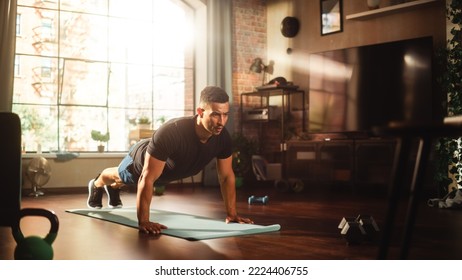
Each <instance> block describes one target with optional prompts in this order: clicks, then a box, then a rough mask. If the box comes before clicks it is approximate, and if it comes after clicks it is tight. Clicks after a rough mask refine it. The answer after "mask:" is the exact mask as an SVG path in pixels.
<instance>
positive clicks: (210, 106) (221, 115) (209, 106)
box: [197, 86, 229, 135]
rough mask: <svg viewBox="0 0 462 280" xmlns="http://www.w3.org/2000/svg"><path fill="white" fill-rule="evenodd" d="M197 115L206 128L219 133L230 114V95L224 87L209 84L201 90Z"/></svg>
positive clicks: (214, 133) (216, 133) (213, 132)
mask: <svg viewBox="0 0 462 280" xmlns="http://www.w3.org/2000/svg"><path fill="white" fill-rule="evenodd" d="M197 115H198V118H199V120H200V122H201V123H202V125H203V127H204V129H205V130H207V131H208V132H209V133H211V134H213V135H218V134H220V133H221V131H222V130H223V127H224V126H225V124H226V122H227V121H228V115H229V96H228V94H227V93H226V91H224V90H223V89H222V88H219V87H215V86H207V87H205V88H204V89H203V90H202V92H201V97H200V102H199V107H198V108H197Z"/></svg>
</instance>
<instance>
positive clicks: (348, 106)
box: [308, 37, 441, 133]
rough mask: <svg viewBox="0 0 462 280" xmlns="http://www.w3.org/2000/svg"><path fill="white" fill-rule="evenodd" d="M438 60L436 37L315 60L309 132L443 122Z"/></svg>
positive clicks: (318, 55)
mask: <svg viewBox="0 0 462 280" xmlns="http://www.w3.org/2000/svg"><path fill="white" fill-rule="evenodd" d="M432 60H433V41H432V38H431V37H423V38H416V39H409V40H402V41H395V42H388V43H382V44H376V45H367V46H360V47H353V48H347V49H339V50H331V51H326V52H321V53H313V54H311V55H310V65H309V67H310V89H309V125H308V130H309V132H312V133H315V132H329V133H331V132H355V131H360V132H370V130H371V128H372V127H374V126H382V125H386V124H388V123H389V122H392V121H410V122H430V121H434V120H436V119H440V118H441V116H440V115H441V114H440V112H441V109H440V108H439V107H440V106H441V102H440V100H439V98H438V97H437V96H436V94H435V90H434V84H435V81H434V75H433V72H434V71H433V64H432Z"/></svg>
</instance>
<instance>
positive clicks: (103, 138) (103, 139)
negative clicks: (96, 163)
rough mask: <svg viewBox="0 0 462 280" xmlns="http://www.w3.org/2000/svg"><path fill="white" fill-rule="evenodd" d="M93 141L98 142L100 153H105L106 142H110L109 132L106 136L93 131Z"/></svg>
mask: <svg viewBox="0 0 462 280" xmlns="http://www.w3.org/2000/svg"><path fill="white" fill-rule="evenodd" d="M91 139H93V140H95V141H98V143H99V144H98V152H100V153H102V152H104V144H103V143H104V142H107V141H109V139H110V136H109V132H107V133H106V134H103V133H101V131H98V130H92V131H91Z"/></svg>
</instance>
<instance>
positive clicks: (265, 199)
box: [249, 195, 269, 204]
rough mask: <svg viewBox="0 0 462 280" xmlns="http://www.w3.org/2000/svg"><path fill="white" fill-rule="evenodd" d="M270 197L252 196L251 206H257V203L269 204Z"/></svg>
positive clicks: (250, 198)
mask: <svg viewBox="0 0 462 280" xmlns="http://www.w3.org/2000/svg"><path fill="white" fill-rule="evenodd" d="M268 200H269V198H268V196H267V195H265V196H260V197H259V196H253V195H252V196H250V197H249V204H256V203H261V204H267V203H268Z"/></svg>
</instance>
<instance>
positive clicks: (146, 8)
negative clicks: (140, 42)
mask: <svg viewBox="0 0 462 280" xmlns="http://www.w3.org/2000/svg"><path fill="white" fill-rule="evenodd" d="M156 1H159V0H156ZM153 2H154V1H152V0H131V1H126V0H109V15H110V16H114V17H124V18H132V19H148V20H151V18H152V5H153Z"/></svg>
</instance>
